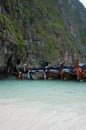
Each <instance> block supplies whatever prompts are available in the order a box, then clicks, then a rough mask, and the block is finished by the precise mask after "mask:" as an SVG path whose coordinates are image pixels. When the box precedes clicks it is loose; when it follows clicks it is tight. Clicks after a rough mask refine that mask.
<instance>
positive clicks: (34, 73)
mask: <svg viewBox="0 0 86 130" xmlns="http://www.w3.org/2000/svg"><path fill="white" fill-rule="evenodd" d="M30 76H31V78H32V79H44V70H30Z"/></svg>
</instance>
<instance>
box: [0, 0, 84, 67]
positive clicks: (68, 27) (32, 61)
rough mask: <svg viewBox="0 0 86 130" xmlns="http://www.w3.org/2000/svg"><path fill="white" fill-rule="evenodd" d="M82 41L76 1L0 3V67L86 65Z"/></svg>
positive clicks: (80, 10)
mask: <svg viewBox="0 0 86 130" xmlns="http://www.w3.org/2000/svg"><path fill="white" fill-rule="evenodd" d="M85 41H86V9H85V8H84V6H83V5H82V4H81V3H80V2H79V1H78V0H53V1H52V0H46V1H44V0H38V1H37V0H14V1H12V0H8V1H7V0H0V66H9V65H11V66H15V65H16V64H17V63H21V64H23V63H27V64H28V65H30V66H31V65H37V64H38V63H39V62H40V61H42V60H44V61H48V62H49V63H50V64H58V63H59V62H64V63H70V64H72V63H74V60H75V58H76V57H78V58H79V60H80V61H81V62H86V54H85V52H86V42H85Z"/></svg>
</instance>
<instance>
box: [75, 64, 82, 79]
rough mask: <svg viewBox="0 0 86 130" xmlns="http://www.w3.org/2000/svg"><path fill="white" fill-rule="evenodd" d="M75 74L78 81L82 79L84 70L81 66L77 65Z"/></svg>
mask: <svg viewBox="0 0 86 130" xmlns="http://www.w3.org/2000/svg"><path fill="white" fill-rule="evenodd" d="M75 74H76V76H77V80H81V78H82V69H81V68H80V66H79V65H77V66H76V68H75Z"/></svg>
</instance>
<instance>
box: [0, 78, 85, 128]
mask: <svg viewBox="0 0 86 130" xmlns="http://www.w3.org/2000/svg"><path fill="white" fill-rule="evenodd" d="M0 130H86V82H78V81H61V80H15V79H7V80H0Z"/></svg>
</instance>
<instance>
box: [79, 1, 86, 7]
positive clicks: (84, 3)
mask: <svg viewBox="0 0 86 130" xmlns="http://www.w3.org/2000/svg"><path fill="white" fill-rule="evenodd" d="M79 1H80V2H82V3H83V5H84V6H85V8H86V0H79Z"/></svg>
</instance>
